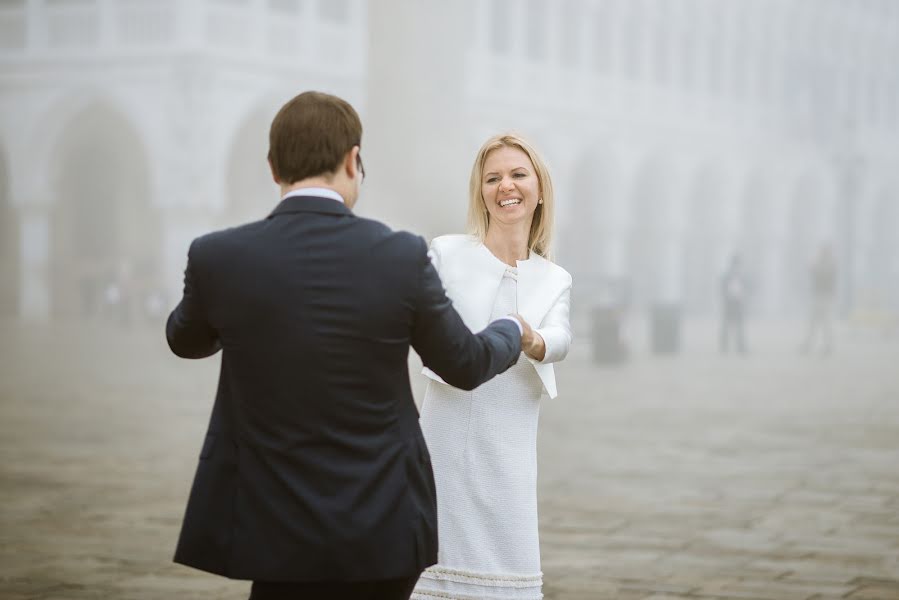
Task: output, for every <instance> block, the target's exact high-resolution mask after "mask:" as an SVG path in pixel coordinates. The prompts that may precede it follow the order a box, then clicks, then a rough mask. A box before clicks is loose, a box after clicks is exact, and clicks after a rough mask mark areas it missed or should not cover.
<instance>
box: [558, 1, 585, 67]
mask: <svg viewBox="0 0 899 600" xmlns="http://www.w3.org/2000/svg"><path fill="white" fill-rule="evenodd" d="M582 10H583V7H582V6H581V4H580V1H579V0H568V2H566V3H565V4H564V5H563V8H562V15H561V18H560V19H559V25H560V31H559V39H560V40H561V42H562V48H561V58H562V64H563V65H565V66H576V65H578V64H579V63H580V61H581V18H582V16H583V15H581V11H582Z"/></svg>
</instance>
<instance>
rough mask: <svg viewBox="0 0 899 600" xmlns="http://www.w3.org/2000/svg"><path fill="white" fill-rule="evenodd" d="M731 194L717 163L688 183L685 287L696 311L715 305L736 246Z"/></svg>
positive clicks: (690, 306)
mask: <svg viewBox="0 0 899 600" xmlns="http://www.w3.org/2000/svg"><path fill="white" fill-rule="evenodd" d="M729 195H730V194H729V190H728V187H727V178H726V175H725V173H724V171H723V170H722V169H721V168H720V167H718V166H717V165H713V164H706V165H703V166H702V167H700V168H699V169H697V170H696V172H695V174H694V175H693V177H692V179H691V181H690V182H689V184H688V186H687V196H686V198H685V205H686V209H687V210H686V228H685V232H684V233H685V236H684V244H683V253H684V258H683V261H684V262H683V265H684V269H683V276H684V281H683V286H684V288H683V289H684V305H685V309H686V310H687V311H688V312H690V313H693V314H707V313H709V312H711V311H712V310H713V309H714V307H715V302H716V300H715V296H716V290H717V286H716V281H717V278H718V274H719V271H720V267H721V265H722V264H723V262H724V260H725V254H727V253H729V252H730V251H731V250H732V249H731V248H729V247H728V241H727V236H728V232H727V229H728V227H727V213H728V211H727V209H728V207H727V206H726V203H727V201H728V198H729Z"/></svg>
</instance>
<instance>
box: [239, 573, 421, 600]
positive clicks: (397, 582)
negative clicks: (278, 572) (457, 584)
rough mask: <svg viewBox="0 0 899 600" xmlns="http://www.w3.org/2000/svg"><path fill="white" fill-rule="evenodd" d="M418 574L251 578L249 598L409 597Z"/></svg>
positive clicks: (341, 599) (391, 599)
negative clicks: (353, 578) (374, 577)
mask: <svg viewBox="0 0 899 600" xmlns="http://www.w3.org/2000/svg"><path fill="white" fill-rule="evenodd" d="M417 581H418V576H417V575H416V576H415V577H406V578H403V579H385V580H382V581H359V582H352V583H346V582H341V581H330V582H329V581H316V582H309V583H291V582H277V583H267V582H264V581H254V582H253V587H252V588H251V590H250V600H344V599H345V600H409V596H411V595H412V588H414V587H415V583H416V582H417Z"/></svg>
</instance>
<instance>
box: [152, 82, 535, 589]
mask: <svg viewBox="0 0 899 600" xmlns="http://www.w3.org/2000/svg"><path fill="white" fill-rule="evenodd" d="M361 139H362V125H361V123H360V121H359V117H358V115H357V114H356V111H355V110H353V108H352V107H351V106H350V105H349V104H348V103H346V102H345V101H343V100H341V99H340V98H336V97H334V96H330V95H327V94H322V93H317V92H307V93H304V94H300V95H299V96H297V97H296V98H294V99H293V100H291V101H290V102H288V103H287V104H286V105H285V106H284V107H283V108H282V109H281V111H280V112H279V113H278V115H277V116H276V117H275V119H274V121H273V122H272V127H271V132H270V140H269V141H270V149H269V163H270V165H271V169H272V174H273V176H274V179H275V181H276V182H277V183H278V184H279V185H280V186H281V195H282V200H281V203H280V204H278V206H277V207H276V208H275V210H274V211H273V212H272V213H271V214H270V215H269V216H268V218H266V219H265V220H262V221H257V222H253V223H249V224H247V225H243V226H241V227H237V228H234V229H228V230H225V231H220V232H216V233H211V234H209V235H206V236H203V237H200V238H198V239H196V240H194V242H193V243H192V244H191V247H190V251H189V253H188V262H187V269H186V271H185V275H184V295H183V298H182V299H181V302H180V303H179V304H178V306H177V307H176V308H175V310H174V311H173V312H172V314H171V316H170V317H169V320H168V323H167V326H166V336H167V338H168V343H169V346H170V347H171V349H172V351H173V352H174V353H175V354H177V355H178V356H181V357H185V358H203V357H206V356H210V355H212V354H215V353H216V352H218V351H219V350H222V358H221V360H222V366H221V375H220V379H219V387H218V393H217V394H216V399H215V405H214V407H213V409H212V418H211V421H210V424H209V429H208V432H207V434H206V439H205V442H204V444H203V447H202V450H201V452H200V461H199V466H198V468H197V473H196V477H195V479H194V483H193V487H192V489H191V493H190V499H189V501H188V505H187V510H186V513H185V516H184V523H183V526H182V529H181V536H180V539H179V540H178V547H177V550H176V553H175V561H176V562H179V563H182V564H185V565H189V566H192V567H196V568H198V569H202V570H204V571H209V572H211V573H217V574H220V575H224V576H226V577H231V578H235V579H251V580H253V582H254V583H253V587H252V592H251V596H250V597H251V599H253V600H257V599H258V600H268V599H273V598H291V599H297V598H323V599H324V598H372V599H374V598H379V599H380V598H384V599H393V598H397V599H400V598H403V599H405V598H408V597H409V595H410V593H411V591H412V588H413V586H414V584H415V582H416V580H417V579H418V575H419V574H420V573H421V571H422V570H424V569H425V568H426V567H428V566H430V565H432V564H434V563H435V562H436V560H437V513H436V497H435V491H434V480H433V475H432V472H431V465H430V458H429V455H428V450H427V447H426V446H425V443H424V440H423V438H422V435H421V430H420V429H419V426H418V412H417V410H416V408H415V405H414V403H413V400H412V393H411V389H410V385H409V376H408V366H407V357H408V353H409V347H410V346H412V347H413V348H415V350H416V351H417V352H418V354H419V355H420V356H421V359H422V361H423V362H424V364H425V365H426V366H428V367H429V368H431V369H432V370H433V371H435V372H436V373H437V374H439V375H440V376H441V377H443V379H444V380H445V381H447V382H448V383H450V384H452V385H454V386H457V387H460V388H464V389H471V388H474V387H476V386H478V385H480V384H481V383H483V382H485V381H487V380H488V379H490V378H491V377H493V376H494V375H496V374H498V373H500V372H502V371H504V370H505V369H507V368H508V367H509V366H510V365H512V364H514V363H515V361H516V360H517V358H518V356H519V353H520V352H521V347H522V344H528V343H531V341H532V339H533V335H534V334H533V331H532V330H531V328H530V327H529V326H528V324H527V323H525V322H524V321H523V320H517V319H515V318H512V317H509V318H505V319H500V320H497V321H495V322H493V323H492V324H490V326H488V327H487V328H486V329H485V330H484V331H482V332H480V333H478V334H473V333H472V332H470V331H469V330H468V329H467V328H466V327H465V325H464V324H463V322H462V320H461V318H460V317H459V315H458V314H457V313H456V311H455V310H454V309H453V307H452V305H451V303H450V300H448V299H447V297H446V295H445V293H444V290H443V287H442V284H441V282H440V279H439V278H438V276H437V273H436V271H435V270H434V268H433V267H432V265H431V263H430V261H429V259H428V256H427V246H426V244H425V241H424V240H423V239H422V238H420V237H417V236H414V235H412V234H409V233H404V232H393V231H391V230H390V229H388V228H387V227H386V226H385V225H383V224H381V223H378V222H376V221H372V220H368V219H363V218H359V217H357V216H355V215H354V214H353V212H352V211H351V209H352V208H353V206H354V204H355V202H356V199H357V197H358V195H359V186H360V184H361V181H362V178H363V176H364V174H363V169H362V161H361V159H360V158H359V144H360V142H361Z"/></svg>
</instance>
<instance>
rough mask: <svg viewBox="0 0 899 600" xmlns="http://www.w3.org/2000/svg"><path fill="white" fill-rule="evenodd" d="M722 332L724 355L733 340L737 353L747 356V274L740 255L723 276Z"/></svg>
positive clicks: (732, 261)
mask: <svg viewBox="0 0 899 600" xmlns="http://www.w3.org/2000/svg"><path fill="white" fill-rule="evenodd" d="M720 291H721V331H720V337H719V340H718V342H719V349H720V351H721V352H722V353H727V352H728V351H729V350H730V346H731V340H732V339H733V342H734V343H735V345H736V349H737V352H739V353H740V354H746V351H747V349H746V334H745V331H744V319H745V312H746V293H747V285H746V274H745V273H744V271H743V263H742V261H741V260H740V256H739V255H738V254H734V255H733V256H732V257H731V259H730V263H729V264H728V266H727V269H726V270H725V271H724V274H723V275H722V276H721V290H720Z"/></svg>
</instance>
